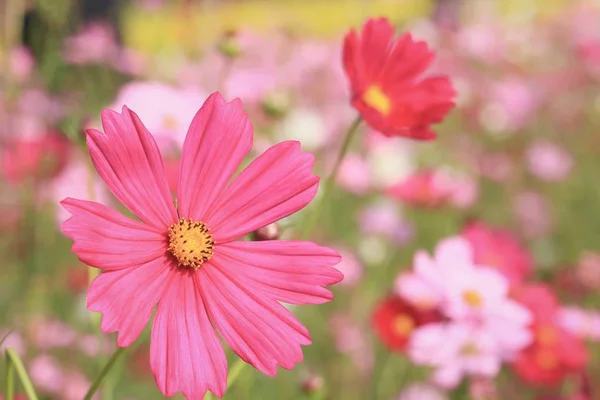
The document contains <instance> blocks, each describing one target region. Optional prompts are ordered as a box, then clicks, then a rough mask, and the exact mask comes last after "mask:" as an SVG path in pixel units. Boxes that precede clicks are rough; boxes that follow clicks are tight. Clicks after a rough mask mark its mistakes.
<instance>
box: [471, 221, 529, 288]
mask: <svg viewBox="0 0 600 400" xmlns="http://www.w3.org/2000/svg"><path fill="white" fill-rule="evenodd" d="M462 236H463V237H464V238H465V239H467V240H468V241H469V242H470V243H471V246H472V247H473V251H474V257H475V262H476V263H477V264H480V265H485V266H488V267H491V268H496V269H497V270H498V271H500V272H501V273H502V274H503V275H504V276H506V278H507V279H508V280H509V281H510V283H511V285H516V284H519V283H521V282H523V280H524V279H525V277H527V276H528V275H529V274H530V273H531V270H532V268H533V261H532V259H531V256H530V254H529V252H528V251H527V249H525V248H524V247H523V245H521V243H519V241H518V240H517V238H516V237H515V236H514V235H513V234H512V233H511V232H510V231H507V230H502V229H494V228H491V227H489V226H487V225H486V224H484V223H483V222H473V223H470V224H468V225H467V226H466V227H465V228H463V230H462Z"/></svg>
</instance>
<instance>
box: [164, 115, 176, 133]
mask: <svg viewBox="0 0 600 400" xmlns="http://www.w3.org/2000/svg"><path fill="white" fill-rule="evenodd" d="M162 123H163V126H164V127H165V128H167V129H171V130H173V129H177V127H178V126H179V121H177V118H175V117H174V116H173V115H171V114H166V115H165V116H164V117H163V121H162Z"/></svg>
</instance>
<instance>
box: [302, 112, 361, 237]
mask: <svg viewBox="0 0 600 400" xmlns="http://www.w3.org/2000/svg"><path fill="white" fill-rule="evenodd" d="M361 122H362V120H361V118H360V116H359V117H357V118H356V119H355V120H354V121H353V122H352V124H351V125H350V127H349V128H348V130H347V131H346V135H345V137H344V142H343V143H342V147H341V149H340V152H339V153H338V156H337V158H336V160H335V163H334V164H333V169H332V170H331V174H330V175H329V177H328V178H327V180H326V181H325V185H324V188H323V195H322V196H321V199H320V200H319V204H317V209H316V210H315V211H314V212H313V213H312V215H311V216H310V218H309V219H308V222H307V223H306V225H305V227H304V231H303V232H302V236H301V239H302V240H306V239H307V238H308V235H309V234H310V233H311V231H312V230H313V229H314V227H315V225H316V223H317V221H318V220H319V217H320V216H321V213H322V212H323V208H324V206H325V204H326V202H327V199H328V197H329V193H330V192H331V189H332V188H333V184H334V183H335V180H336V177H337V174H338V171H339V169H340V166H341V165H342V161H343V160H344V157H345V156H346V154H347V153H348V150H349V149H350V143H351V142H352V138H353V137H354V134H355V133H356V132H357V131H358V127H359V126H360V123H361Z"/></svg>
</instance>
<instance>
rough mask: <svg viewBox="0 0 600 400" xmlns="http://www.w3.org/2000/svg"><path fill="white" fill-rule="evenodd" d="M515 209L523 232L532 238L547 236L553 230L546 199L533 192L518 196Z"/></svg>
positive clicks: (514, 201) (515, 199)
mask: <svg viewBox="0 0 600 400" xmlns="http://www.w3.org/2000/svg"><path fill="white" fill-rule="evenodd" d="M513 207H514V212H515V215H516V217H517V218H518V220H519V226H520V227H521V229H522V232H523V233H524V234H525V235H526V236H527V237H530V238H535V237H540V236H545V235H547V234H548V233H550V231H551V230H552V228H553V223H552V219H551V214H550V210H549V209H548V205H547V203H546V201H545V200H544V198H543V197H542V196H541V195H540V194H538V193H536V192H533V191H526V192H522V193H519V194H517V195H516V196H515V197H514V198H513Z"/></svg>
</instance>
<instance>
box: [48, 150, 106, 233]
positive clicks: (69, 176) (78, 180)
mask: <svg viewBox="0 0 600 400" xmlns="http://www.w3.org/2000/svg"><path fill="white" fill-rule="evenodd" d="M42 195H43V196H44V197H45V198H47V199H49V200H50V201H52V203H53V204H57V203H58V202H59V201H61V200H62V199H64V198H66V197H75V198H80V199H86V200H94V201H98V202H102V203H107V202H109V201H110V194H109V193H108V191H107V190H106V187H105V185H103V184H102V182H101V181H100V180H99V179H98V176H97V175H96V174H92V171H91V170H90V168H89V167H88V165H87V164H86V161H84V160H83V159H81V157H72V158H71V160H70V162H69V164H67V165H66V166H65V167H64V169H63V171H62V172H61V173H60V175H58V176H57V177H56V178H54V179H53V180H52V181H50V182H48V183H47V185H45V186H44V189H43V190H42ZM70 215H71V214H69V212H68V211H67V210H65V209H64V208H63V207H57V208H56V220H57V223H58V224H59V225H60V224H62V223H63V222H65V221H66V220H67V219H68V218H69V216H70Z"/></svg>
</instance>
